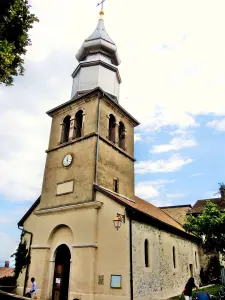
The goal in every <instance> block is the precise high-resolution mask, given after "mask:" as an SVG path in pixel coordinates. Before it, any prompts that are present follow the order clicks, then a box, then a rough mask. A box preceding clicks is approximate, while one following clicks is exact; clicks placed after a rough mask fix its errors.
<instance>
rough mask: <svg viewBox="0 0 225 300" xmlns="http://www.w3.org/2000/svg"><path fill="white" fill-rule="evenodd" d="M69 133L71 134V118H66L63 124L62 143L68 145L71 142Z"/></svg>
mask: <svg viewBox="0 0 225 300" xmlns="http://www.w3.org/2000/svg"><path fill="white" fill-rule="evenodd" d="M69 133H70V116H67V117H65V119H64V120H63V124H62V132H61V141H60V142H61V143H66V142H68V141H69Z"/></svg>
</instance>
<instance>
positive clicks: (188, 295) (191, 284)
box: [180, 277, 198, 300]
mask: <svg viewBox="0 0 225 300" xmlns="http://www.w3.org/2000/svg"><path fill="white" fill-rule="evenodd" d="M193 288H196V293H197V292H198V287H197V286H196V285H195V280H194V278H193V277H190V278H189V279H188V281H187V283H186V285H185V288H184V290H183V291H182V293H181V295H180V298H181V297H182V295H184V298H185V300H192V289H193Z"/></svg>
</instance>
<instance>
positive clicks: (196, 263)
mask: <svg viewBox="0 0 225 300" xmlns="http://www.w3.org/2000/svg"><path fill="white" fill-rule="evenodd" d="M195 265H196V269H197V268H198V261H197V252H196V251H195Z"/></svg>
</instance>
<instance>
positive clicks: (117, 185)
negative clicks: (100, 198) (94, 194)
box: [113, 178, 119, 193]
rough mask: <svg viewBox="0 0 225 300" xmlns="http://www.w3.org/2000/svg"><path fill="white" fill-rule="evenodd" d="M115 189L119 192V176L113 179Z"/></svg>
mask: <svg viewBox="0 0 225 300" xmlns="http://www.w3.org/2000/svg"><path fill="white" fill-rule="evenodd" d="M113 191H114V192H115V193H119V180H118V179H117V178H114V179H113Z"/></svg>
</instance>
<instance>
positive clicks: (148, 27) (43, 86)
mask: <svg viewBox="0 0 225 300" xmlns="http://www.w3.org/2000/svg"><path fill="white" fill-rule="evenodd" d="M30 3H31V5H32V9H33V11H34V12H35V13H36V15H37V16H38V17H39V19H40V22H39V23H37V24H35V26H34V28H33V29H32V30H31V32H30V36H31V39H32V44H33V45H32V46H31V47H29V49H28V51H27V55H26V58H25V69H26V72H25V75H24V76H23V77H18V78H17V79H16V80H15V85H14V86H13V87H4V86H2V85H1V86H0V105H1V111H0V138H1V141H2V143H1V146H0V155H1V156H0V177H1V181H0V237H1V244H2V245H4V246H3V247H0V264H1V263H3V262H4V261H5V260H7V259H8V258H9V256H10V254H12V253H13V252H14V251H15V249H16V245H17V243H18V241H19V230H18V229H17V222H18V221H19V219H20V218H21V217H22V216H23V214H24V213H25V212H26V210H27V209H28V208H29V207H30V206H31V205H32V203H33V202H34V201H35V200H36V199H37V197H38V196H39V195H40V191H41V185H42V176H43V170H44V163H45V150H46V148H47V146H48V135H49V131H50V118H49V117H48V116H46V114H45V112H46V111H47V110H49V109H51V108H53V107H55V106H56V105H58V104H61V103H63V102H65V101H67V100H69V99H70V93H71V88H72V79H71V77H70V75H71V73H72V72H73V70H74V68H75V67H76V65H77V62H76V59H75V57H74V56H75V54H76V52H77V50H78V48H79V47H80V45H81V43H82V42H83V40H84V39H85V38H86V37H88V36H89V35H90V34H91V33H92V31H93V30H94V29H95V27H96V23H97V19H98V10H96V8H95V5H96V3H97V1H94V0H83V1H79V2H77V1H76V2H75V1H74V0H68V1H67V3H66V5H65V4H63V3H62V1H61V0H49V1H45V2H43V1H38V0H32V1H30ZM53 8H54V9H53ZM224 9H225V4H224V0H221V1H220V0H217V1H216V2H215V1H214V2H212V1H203V0H199V1H197V2H196V1H195V0H182V1H181V0H170V1H168V0H143V1H142V5H141V7H140V6H138V4H137V2H136V1H132V0H129V1H128V0H124V1H119V0H107V1H105V26H106V29H107V32H108V33H109V35H110V37H111V38H112V39H113V40H114V41H115V42H116V44H117V47H118V52H119V54H120V57H121V60H122V63H121V65H120V66H119V70H120V73H121V77H122V84H121V93H120V104H121V105H122V106H123V107H124V108H125V109H126V110H127V111H129V112H130V113H131V114H132V115H133V116H134V117H135V118H136V119H138V120H139V121H140V122H141V125H140V126H139V127H138V128H136V131H135V140H136V143H135V157H136V159H137V162H136V164H135V173H136V177H135V184H136V194H137V195H138V196H140V197H143V198H144V199H146V200H147V201H150V202H152V203H153V204H155V205H157V206H165V205H179V204H193V203H194V202H195V201H196V200H197V199H204V198H208V197H213V196H214V197H216V195H215V193H216V192H217V190H218V183H219V182H222V181H225V174H224V170H225V159H224V158H223V153H224V152H225V151H224V150H225V101H224V99H225V60H224V53H225V34H224V28H225V19H224ZM115 19H116V22H115ZM124 19H125V20H126V22H124ZM87 20H88V22H87ZM6 128H7V130H6ZM3 141H4V142H3Z"/></svg>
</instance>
